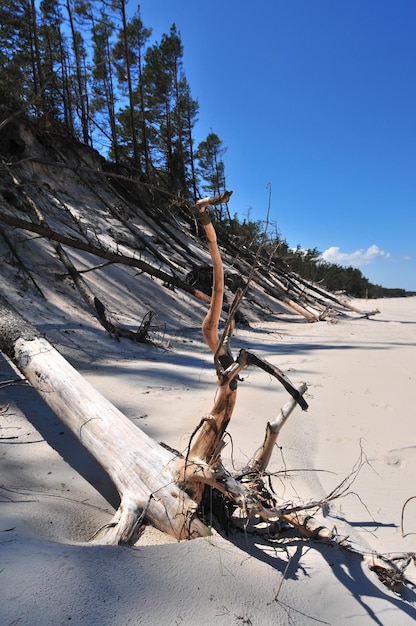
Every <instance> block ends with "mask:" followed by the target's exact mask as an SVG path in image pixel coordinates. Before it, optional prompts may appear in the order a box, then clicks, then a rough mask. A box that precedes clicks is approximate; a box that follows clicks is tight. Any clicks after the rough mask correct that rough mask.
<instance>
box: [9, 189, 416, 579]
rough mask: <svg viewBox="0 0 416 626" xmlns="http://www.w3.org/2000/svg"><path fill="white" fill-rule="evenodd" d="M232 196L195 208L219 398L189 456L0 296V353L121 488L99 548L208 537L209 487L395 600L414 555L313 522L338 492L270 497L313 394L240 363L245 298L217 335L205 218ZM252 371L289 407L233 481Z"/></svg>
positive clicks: (218, 263)
mask: <svg viewBox="0 0 416 626" xmlns="http://www.w3.org/2000/svg"><path fill="white" fill-rule="evenodd" d="M229 195H230V194H227V196H224V195H223V196H221V197H219V198H204V199H203V200H200V201H199V202H198V203H197V204H196V207H195V212H196V214H197V216H198V218H199V219H200V221H201V224H202V226H203V228H204V230H205V233H206V236H207V241H208V248H209V252H210V256H211V259H212V263H213V286H212V297H211V299H210V306H209V310H208V313H207V315H206V317H205V319H204V321H203V324H202V332H203V336H204V339H205V341H206V343H207V345H208V347H209V348H210V350H211V351H212V352H213V354H214V364H215V368H216V373H217V379H218V387H219V389H218V393H217V397H216V401H215V403H214V406H213V408H212V410H211V411H210V412H209V413H208V414H207V415H206V416H204V417H203V418H202V419H201V420H200V422H199V424H198V425H197V427H196V429H195V431H194V433H193V434H192V436H191V439H190V442H189V446H188V450H187V453H186V454H185V455H181V454H179V453H176V452H175V451H172V450H168V449H166V448H165V447H163V446H161V445H159V444H157V443H156V442H155V441H153V440H152V439H151V438H149V437H148V436H147V435H146V434H145V433H144V432H142V431H141V430H140V429H139V428H137V427H136V426H135V425H134V424H133V423H132V422H131V421H130V420H129V419H128V418H127V417H126V416H124V415H123V414H122V413H121V412H120V411H119V410H117V409H116V408H115V407H114V406H113V405H112V404H111V403H109V402H108V401H107V400H106V399H105V398H104V397H103V396H101V394H99V393H98V392H97V391H96V390H95V389H94V388H93V387H92V386H91V385H90V384H89V383H87V382H86V381H85V380H84V379H83V378H82V376H81V375H80V374H78V373H77V372H76V371H75V370H74V368H72V367H71V366H70V365H69V364H68V363H67V361H66V360H65V359H64V358H63V357H62V356H61V355H60V354H59V353H58V352H57V350H55V348H54V347H53V346H52V345H51V344H50V343H49V342H48V341H47V340H46V339H45V338H43V337H41V336H40V334H39V333H38V332H37V330H36V329H35V328H34V327H33V326H32V325H31V324H30V323H29V322H27V321H26V320H25V319H24V318H23V317H22V316H21V315H20V314H19V313H18V312H17V311H16V310H15V309H14V308H13V307H11V306H10V305H9V304H8V302H7V301H6V300H5V299H4V298H3V297H1V296H0V349H1V350H2V352H4V353H5V354H6V355H7V356H8V357H9V358H10V359H12V361H13V362H14V364H15V365H16V366H17V368H18V369H19V370H20V372H21V373H22V375H23V376H24V377H25V378H26V379H27V380H28V381H29V382H30V384H31V385H33V387H34V388H35V389H36V390H37V391H38V393H39V394H40V395H41V396H42V397H43V399H44V400H45V401H46V403H47V404H48V405H49V406H50V407H51V408H52V410H53V411H54V412H55V413H56V415H57V416H58V417H59V418H60V419H61V421H62V422H63V423H64V424H65V425H66V426H67V427H68V428H69V429H70V430H71V431H72V433H73V434H74V435H75V436H76V437H77V438H78V440H79V441H80V442H81V443H82V444H83V445H84V447H85V448H86V449H87V450H88V451H89V452H90V453H91V454H92V456H94V458H95V459H96V460H97V461H98V462H99V463H100V464H101V466H102V467H103V468H104V469H105V471H106V472H107V473H108V475H109V476H110V478H111V479H112V481H113V483H114V485H115V487H116V488H117V490H118V492H119V495H120V506H119V508H118V509H117V511H116V513H115V515H114V516H113V518H112V520H111V521H109V523H108V524H106V526H105V527H104V528H102V529H100V530H99V531H98V532H97V535H96V537H95V540H96V541H99V542H102V543H135V542H136V540H137V538H138V535H139V531H140V528H141V526H142V524H143V523H144V522H147V523H150V524H152V525H154V526H155V527H157V528H158V529H160V530H162V531H163V532H166V533H169V534H170V535H172V536H174V537H176V538H177V539H192V538H195V537H201V536H206V535H208V534H209V533H210V529H209V527H208V526H207V525H206V524H205V523H204V521H203V519H202V518H201V516H200V515H199V505H200V504H201V503H202V500H203V496H204V492H205V488H206V486H209V487H211V488H214V489H215V491H216V492H218V493H220V494H222V496H223V499H222V501H221V504H220V506H227V507H228V509H231V511H232V515H231V517H233V516H234V517H236V518H238V519H239V520H241V519H243V520H245V522H248V521H250V520H256V519H259V518H260V519H263V520H265V521H266V522H268V523H270V524H275V523H283V524H289V525H290V526H291V527H292V528H295V529H296V530H297V531H298V532H299V533H300V534H301V535H302V536H304V537H308V538H314V539H323V540H325V541H330V542H332V543H335V544H337V545H339V546H341V547H342V548H344V549H347V550H350V551H353V552H355V553H358V554H360V555H361V556H362V557H363V558H364V559H367V558H368V561H369V566H370V568H371V569H372V570H374V571H375V572H376V573H377V575H378V576H379V578H380V579H381V580H383V582H384V583H385V584H386V585H387V586H389V587H391V588H394V589H395V590H397V588H398V587H399V586H400V585H401V584H402V583H403V582H404V581H405V575H404V571H405V568H406V567H407V565H409V563H411V562H412V560H413V561H414V559H415V556H414V554H400V555H396V556H394V555H393V556H392V557H391V558H387V557H384V556H382V555H377V556H375V555H374V554H371V555H367V554H366V553H365V551H364V550H360V548H359V547H356V546H353V545H352V544H351V542H349V541H348V540H347V538H346V537H343V536H340V535H338V534H337V532H336V531H335V530H330V529H327V528H325V527H324V526H322V524H321V523H320V522H319V521H318V520H316V519H315V518H314V517H313V516H311V515H310V514H309V511H311V510H312V509H316V508H319V507H320V506H323V505H324V504H326V503H328V502H329V501H330V500H333V499H334V498H336V497H338V495H339V493H340V490H335V492H333V493H332V494H330V495H329V496H328V497H327V498H326V499H325V500H322V501H319V502H312V503H308V504H307V505H304V506H293V505H292V504H291V503H287V502H282V501H280V500H279V498H278V496H277V495H276V494H275V493H273V492H272V491H271V490H270V489H269V488H268V487H267V482H266V480H265V477H266V470H267V466H268V463H269V461H270V458H271V455H272V452H273V449H274V446H275V443H276V440H277V437H278V434H279V432H280V430H281V428H282V426H283V425H284V423H285V421H286V420H287V419H288V417H289V415H290V413H291V412H292V411H293V410H294V408H295V407H296V406H297V405H299V406H300V407H301V408H302V409H303V410H306V409H307V403H306V401H305V399H304V394H305V391H306V385H304V384H301V385H300V386H299V387H295V386H294V385H293V384H292V382H291V381H290V380H289V378H288V377H287V376H286V374H285V373H284V372H283V371H282V370H281V369H279V368H278V367H276V366H275V365H273V364H271V363H269V362H267V361H265V360H262V359H260V358H259V357H258V356H257V355H256V354H254V353H253V352H251V351H250V350H245V349H243V350H240V352H239V354H238V355H237V357H234V356H233V354H232V350H231V339H232V334H233V328H234V318H235V314H236V311H237V309H238V305H239V303H240V302H241V299H242V297H243V292H242V291H241V290H239V291H237V293H236V296H235V300H234V302H233V304H232V305H231V306H230V309H229V315H228V319H227V322H226V324H225V328H224V330H223V332H222V333H221V334H220V333H219V320H220V314H221V311H222V304H223V295H224V271H223V267H222V260H221V255H220V252H219V249H218V245H217V240H216V234H215V230H214V228H213V226H212V224H211V220H210V217H209V213H208V209H209V206H210V204H214V203H218V202H223V201H225V199H226V198H228V197H229ZM250 366H256V367H259V368H261V369H262V370H264V371H265V372H267V373H268V374H269V375H271V376H272V377H274V378H275V379H276V380H277V381H278V382H279V383H280V384H282V385H283V387H284V388H285V389H286V391H287V392H288V393H289V395H290V399H289V401H288V402H287V403H286V404H285V405H284V407H283V408H282V409H281V411H280V413H279V414H278V416H277V417H276V419H274V420H272V421H271V422H270V423H268V424H267V426H266V435H265V438H264V441H263V444H262V445H261V446H260V448H259V449H258V450H257V451H256V452H254V454H253V455H252V457H251V459H250V460H249V462H248V463H247V465H246V467H245V468H244V469H243V470H242V471H240V472H239V473H238V474H235V473H234V474H233V473H231V472H230V471H228V470H227V468H226V467H225V466H224V465H223V462H222V458H221V452H222V449H223V447H224V445H225V443H224V436H225V434H226V428H227V426H228V423H229V421H230V419H231V418H232V414H233V410H234V406H235V403H236V399H237V389H238V384H239V380H240V379H239V375H240V373H241V372H242V371H243V370H244V369H245V368H247V367H250ZM344 487H345V484H343V488H344Z"/></svg>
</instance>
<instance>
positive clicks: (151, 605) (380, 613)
mask: <svg viewBox="0 0 416 626" xmlns="http://www.w3.org/2000/svg"><path fill="white" fill-rule="evenodd" d="M358 305H359V306H361V307H363V308H369V307H371V308H374V307H378V308H379V309H380V313H379V314H378V315H376V316H375V317H372V318H370V319H366V318H345V319H341V320H339V321H338V322H337V323H330V322H321V323H315V324H307V323H304V322H302V321H299V319H298V318H295V317H293V318H291V317H290V316H286V317H285V316H283V317H282V318H281V319H279V316H274V317H272V316H271V317H270V320H265V321H262V322H258V323H254V324H252V325H251V328H243V329H237V331H236V335H235V338H234V343H233V348H234V349H238V348H241V347H249V348H251V349H253V350H255V351H256V352H257V353H258V354H260V355H261V356H263V357H264V358H267V359H268V360H269V361H271V362H272V363H274V364H275V365H278V366H279V367H280V368H282V369H283V370H284V371H285V372H287V374H288V375H289V376H290V377H291V379H292V380H293V381H294V382H301V381H305V382H306V383H307V385H308V392H307V396H306V397H307V400H308V403H309V407H310V408H309V410H308V411H307V412H306V413H304V412H302V411H300V410H299V409H297V410H296V411H295V412H294V413H293V415H292V416H291V417H290V419H289V421H288V422H287V424H286V425H285V427H284V429H283V431H282V433H281V436H280V438H279V441H278V446H277V447H276V451H275V455H274V459H273V461H272V467H271V468H270V469H271V470H272V471H273V472H275V473H276V477H275V478H274V487H275V490H276V492H277V493H278V494H279V496H280V497H281V498H282V499H283V500H284V501H292V502H296V503H299V502H309V501H311V500H317V499H321V498H324V497H325V496H326V495H328V494H329V493H331V492H332V490H333V489H334V488H335V487H337V486H338V485H339V484H340V483H342V481H343V480H344V479H345V478H346V477H348V476H350V475H351V473H352V472H353V477H354V480H353V482H352V484H351V486H350V489H349V492H350V493H349V495H346V496H345V497H342V498H340V499H338V500H336V501H334V502H332V503H331V504H330V505H329V507H327V508H326V509H325V510H324V511H323V512H322V513H320V514H319V515H321V517H322V520H323V523H324V524H325V525H326V526H328V527H329V528H333V527H334V526H335V527H336V528H337V530H338V532H341V533H344V532H345V534H346V535H348V536H349V537H350V539H352V540H353V541H354V542H356V543H357V545H359V546H361V547H362V548H363V549H364V550H367V551H368V554H369V555H371V554H372V553H375V552H377V553H389V552H403V551H414V550H415V540H416V499H415V500H411V501H409V503H408V504H407V506H406V509H405V513H404V519H403V531H404V532H403V535H404V536H402V530H401V513H402V507H403V505H404V503H405V502H406V500H407V499H408V498H411V497H412V496H416V490H415V486H414V476H415V475H416V429H415V425H414V420H415V409H414V406H413V405H414V403H413V393H414V388H415V371H416V350H415V340H414V331H415V324H416V298H407V299H390V300H389V299H386V300H380V301H377V302H371V303H365V302H360V303H358ZM197 314H198V311H196V316H197ZM77 315H80V314H79V313H77ZM36 316H37V317H38V320H37V321H38V324H39V325H41V320H42V319H44V318H42V312H41V311H39V312H38V313H36V312H35V313H33V311H32V318H33V317H35V318H36ZM195 319H196V317H195ZM35 321H36V319H35ZM41 330H42V331H43V332H45V333H46V334H47V336H48V337H49V338H50V340H51V341H53V343H54V345H55V346H56V347H58V349H59V350H60V351H61V352H62V353H63V354H64V355H65V356H66V357H67V358H68V359H69V360H70V361H71V363H72V364H73V365H74V366H75V367H76V368H77V369H78V370H79V371H80V372H81V373H82V374H83V375H84V376H85V377H86V378H87V380H88V381H90V382H91V384H92V385H93V386H94V387H96V388H97V389H98V390H99V391H100V392H101V393H102V394H103V395H105V396H106V397H107V398H108V399H109V400H110V401H111V402H112V403H114V404H115V405H116V406H117V407H118V408H119V409H121V410H122V411H123V412H124V413H125V414H126V415H127V416H128V417H129V418H130V419H132V420H133V421H134V422H135V423H136V424H137V426H138V427H140V428H142V429H143V430H144V431H146V432H147V433H148V434H149V435H150V436H152V437H153V438H155V439H156V440H157V441H163V442H165V443H167V444H168V445H170V446H172V447H174V448H175V449H179V450H185V449H186V446H187V443H188V440H189V436H190V434H191V433H192V431H193V430H194V428H195V426H196V425H197V424H198V422H199V420H200V418H201V416H203V415H204V414H205V413H206V412H207V411H209V409H210V406H211V404H212V402H213V399H214V397H215V391H216V379H215V372H214V369H213V366H212V357H211V355H210V353H209V352H208V350H207V348H206V346H205V345H204V344H203V343H202V341H201V335H200V330H199V328H198V325H197V324H193V325H184V326H183V327H182V328H180V327H177V328H176V330H175V332H174V333H171V334H170V335H169V333H167V334H166V335H164V336H163V341H161V342H160V345H159V347H154V346H141V345H140V346H137V345H133V344H131V343H129V342H128V341H127V340H122V341H121V342H114V341H113V340H112V339H110V338H109V337H108V336H107V335H106V334H105V333H103V332H102V331H101V330H100V328H99V327H98V324H95V323H94V321H91V319H90V318H88V317H87V314H85V319H81V318H76V317H74V316H73V317H72V318H70V317H68V318H67V319H66V320H63V319H59V318H58V316H57V315H56V316H55V317H54V316H53V314H52V312H51V311H50V316H49V317H48V323H47V324H45V323H44V324H43V327H42V328H41ZM81 345H82V346H83V349H79V346H81ZM0 375H1V378H0V380H1V381H6V380H16V379H17V378H18V376H17V374H16V372H15V371H14V370H13V369H12V368H11V366H10V364H9V363H8V362H7V361H6V360H5V359H4V358H3V357H2V359H1V365H0ZM286 399H287V398H286V394H285V392H284V390H282V389H281V388H279V386H278V385H276V383H275V381H272V380H271V379H270V377H269V376H268V375H267V374H265V373H264V372H261V371H255V370H248V371H247V373H246V375H245V377H244V381H243V382H242V383H241V384H240V389H239V398H238V404H237V408H236V410H235V413H234V416H233V419H232V422H231V423H230V426H229V429H228V430H229V433H230V445H228V446H227V448H226V450H225V454H224V459H225V460H226V462H227V464H229V466H230V465H231V463H233V464H234V466H235V467H238V466H241V465H243V464H244V462H245V461H246V460H247V458H249V457H250V455H251V454H252V453H253V452H254V450H255V449H256V448H257V447H258V446H259V445H260V444H261V442H262V440H263V436H264V428H265V425H266V422H267V420H271V419H273V418H274V416H275V415H276V413H277V412H278V410H279V408H280V406H281V405H282V404H283V403H284V402H285V401H286ZM0 411H1V429H0V435H1V441H0V445H1V448H0V452H1V490H0V495H1V518H0V563H1V565H0V580H1V598H2V600H1V607H0V623H1V624H5V625H6V624H7V625H11V624H19V625H22V626H23V625H28V626H29V625H33V624H42V625H43V624H44V625H49V624H50V625H52V624H53V625H58V624H68V623H71V624H80V625H81V624H88V625H90V624H91V625H97V626H98V625H104V624H105V625H110V624H111V625H117V626H118V625H120V626H122V625H124V624H152V625H153V624H154V625H156V624H166V625H168V624H169V625H170V624H172V625H174V624H175V625H176V624H183V625H188V624H189V625H191V624H211V623H212V624H218V625H224V626H228V625H231V624H255V625H259V626H264V625H269V624H270V625H272V624H296V625H311V624H331V625H343V624H345V625H346V624H381V625H383V626H389V625H391V626H393V625H394V626H400V625H405V624H412V623H414V620H415V617H416V595H415V591H414V589H412V588H408V589H407V590H405V592H404V594H403V595H402V596H400V595H398V594H396V593H394V592H392V591H389V590H388V589H387V588H385V587H384V586H383V585H382V584H381V583H380V582H379V581H378V579H377V578H376V577H375V575H374V574H373V573H372V572H370V571H369V570H368V568H367V567H366V566H363V565H362V563H361V560H360V559H359V558H357V557H356V556H355V555H353V554H349V553H347V552H344V551H343V550H341V549H339V548H337V547H331V546H327V545H324V544H321V543H318V542H314V541H305V540H300V539H290V540H288V539H282V540H280V541H279V540H278V539H276V540H273V541H271V540H269V539H268V538H267V537H262V536H258V535H251V534H248V533H243V532H239V533H232V534H230V535H229V536H221V535H219V534H218V533H216V532H213V535H212V537H210V538H208V539H198V540H195V541H192V542H180V543H178V542H176V541H173V540H172V539H169V538H168V537H166V536H165V535H162V534H161V533H159V532H158V531H156V530H154V529H152V528H147V529H146V530H145V532H144V533H143V535H142V537H141V538H140V540H139V542H138V543H137V545H136V546H134V547H113V546H111V547H109V546H97V545H89V544H88V539H89V538H91V537H92V536H93V535H94V532H95V531H96V530H97V529H98V528H100V527H101V526H102V525H103V524H105V523H106V522H107V521H108V520H109V519H110V518H111V514H112V512H113V508H112V507H113V506H116V504H117V494H116V493H115V492H114V489H113V487H112V485H111V483H110V482H109V480H108V479H107V478H106V475H105V474H104V472H103V471H102V470H101V469H100V468H99V466H98V465H96V464H95V462H93V461H92V460H91V459H90V457H89V456H88V455H87V454H86V452H85V451H84V450H83V449H82V448H81V446H80V444H79V443H78V442H77V441H75V439H74V438H73V437H72V436H71V435H70V433H69V432H68V431H67V430H66V429H65V428H64V427H63V426H62V424H61V423H60V422H59V421H58V420H57V419H56V417H55V416H54V415H53V414H52V413H51V412H50V410H49V409H48V408H47V407H46V406H45V405H44V404H43V402H42V401H41V400H40V399H39V397H38V396H37V394H36V392H35V391H34V390H33V389H31V388H30V387H29V386H27V385H26V384H25V383H24V382H21V383H19V384H15V385H13V386H6V387H2V388H1V389H0ZM231 442H232V443H231ZM359 466H360V469H359V471H358V472H356V470H357V469H358V467H359ZM408 574H409V575H410V577H413V579H414V580H416V576H415V568H414V567H413V566H412V567H411V568H409V570H408Z"/></svg>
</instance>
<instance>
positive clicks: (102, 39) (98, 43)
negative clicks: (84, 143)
mask: <svg viewBox="0 0 416 626" xmlns="http://www.w3.org/2000/svg"><path fill="white" fill-rule="evenodd" d="M114 28H115V27H114V23H113V22H112V21H111V20H110V18H109V16H108V15H107V14H106V13H103V14H102V16H101V19H100V21H98V22H96V21H95V19H94V17H92V40H93V69H92V94H93V98H92V102H91V112H92V114H93V115H94V123H95V126H96V127H97V128H98V129H99V132H100V134H101V135H104V137H105V138H106V139H107V140H108V142H109V144H110V145H109V148H108V152H109V154H110V156H111V157H112V158H113V159H114V161H115V164H116V169H118V166H119V163H120V151H119V138H118V132H117V119H116V105H117V94H116V91H115V85H114V82H115V81H114V69H113V60H112V42H111V39H112V36H113V33H114ZM107 127H108V128H109V129H110V130H109V133H108V132H107V131H106V130H105V128H107Z"/></svg>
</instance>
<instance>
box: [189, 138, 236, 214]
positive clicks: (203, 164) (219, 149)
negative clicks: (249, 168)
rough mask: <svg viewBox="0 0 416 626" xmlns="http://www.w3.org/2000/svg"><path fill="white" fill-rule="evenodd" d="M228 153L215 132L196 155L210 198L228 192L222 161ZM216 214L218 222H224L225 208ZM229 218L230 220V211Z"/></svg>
mask: <svg viewBox="0 0 416 626" xmlns="http://www.w3.org/2000/svg"><path fill="white" fill-rule="evenodd" d="M226 151H227V148H224V147H223V145H222V141H221V139H220V138H219V137H218V135H216V134H215V133H213V132H211V133H209V135H208V136H207V138H206V139H205V141H201V143H200V144H199V145H198V149H197V151H196V154H195V157H196V159H197V160H198V174H199V178H200V181H201V183H202V190H203V191H204V192H205V193H206V194H207V195H209V196H219V195H221V194H222V193H223V192H224V191H225V190H226V182H225V165H224V161H223V160H222V157H223V156H224V154H225V152H226ZM215 213H216V219H217V221H218V222H222V221H223V220H224V217H225V215H224V213H225V208H224V206H223V205H219V206H218V207H216V209H215ZM227 218H228V220H230V215H229V213H228V210H227Z"/></svg>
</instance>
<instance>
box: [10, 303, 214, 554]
mask: <svg viewBox="0 0 416 626" xmlns="http://www.w3.org/2000/svg"><path fill="white" fill-rule="evenodd" d="M0 349H1V351H2V352H3V353H4V354H6V355H7V356H8V357H9V358H10V359H11V360H12V361H13V363H14V364H15V365H16V366H17V368H18V369H19V370H20V372H21V373H22V374H23V376H24V377H25V378H26V379H27V380H28V382H29V383H30V384H31V385H32V386H33V387H34V388H35V389H36V390H37V392H38V393H39V394H40V395H41V396H42V398H43V399H44V400H45V402H46V403H47V404H48V405H49V407H50V408H51V409H52V410H53V411H54V412H55V414H56V415H57V416H58V417H59V419H60V420H61V421H62V422H63V423H64V424H65V425H66V426H67V427H68V428H69V430H71V432H72V433H73V434H74V435H75V437H76V438H77V439H78V440H79V441H80V442H81V443H82V445H83V446H84V447H85V448H86V449H87V450H88V451H89V452H90V453H91V455H92V456H93V457H94V458H95V459H96V460H97V461H98V463H100V465H101V466H102V467H103V468H104V469H105V471H106V472H107V473H108V475H109V476H110V478H111V479H112V481H113V483H114V485H115V487H116V488H117V490H118V492H119V494H120V499H121V502H120V507H119V509H118V511H117V512H116V514H115V515H114V518H113V519H112V520H111V522H110V523H109V524H108V525H107V527H106V528H105V529H104V530H103V532H102V533H100V540H101V541H103V542H108V543H134V541H135V539H136V538H137V532H138V530H139V526H140V525H141V523H142V521H143V518H144V516H145V517H146V519H147V520H148V521H149V522H150V523H152V524H153V525H154V526H156V527H157V528H159V529H160V530H162V531H164V532H166V533H169V534H171V535H173V536H174V537H177V538H178V539H180V538H192V537H199V536H204V535H207V534H209V531H208V529H207V528H206V527H205V526H204V524H203V523H202V522H201V521H200V520H199V519H198V518H197V517H196V514H195V511H196V504H195V503H194V502H193V501H192V500H191V498H189V496H188V495H187V494H186V493H185V492H183V491H182V490H181V489H179V487H178V486H177V485H175V483H174V461H175V456H174V454H173V453H171V452H169V451H168V450H166V449H165V448H163V447H162V446H160V445H159V444H157V443H156V442H155V441H154V440H153V439H151V438H150V437H148V436H147V435H146V434H145V433H144V432H143V431H142V430H140V429H139V428H137V427H136V426H135V425H134V424H133V423H132V422H131V421H130V420H129V419H128V418H127V417H126V416H125V415H123V414H122V413H121V412H120V411H119V410H118V409H117V408H116V407H114V406H113V405H112V404H111V403H110V402H108V401H107V400H106V399H105V398H104V397H103V396H102V395H101V394H100V393H98V391H96V390H95V389H94V388H93V387H92V385H90V384H89V383H88V382H87V381H86V380H85V379H84V378H83V377H82V376H81V375H80V374H79V373H78V372H77V371H76V370H75V369H74V368H73V367H72V366H71V365H70V364H69V363H68V362H67V361H66V360H65V359H64V358H63V357H62V355H60V354H59V352H58V351H57V350H56V349H55V348H54V347H53V346H52V345H51V344H50V343H49V342H48V341H47V340H46V339H44V338H42V337H41V336H40V335H39V333H38V332H37V331H36V329H35V328H34V327H33V326H32V325H31V324H29V323H28V322H27V321H26V320H25V319H24V318H23V317H22V316H21V315H20V314H19V313H17V311H16V310H15V309H13V308H12V307H11V306H10V305H9V304H8V303H7V301H6V300H5V299H4V298H3V297H1V296H0ZM143 513H144V515H143Z"/></svg>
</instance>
